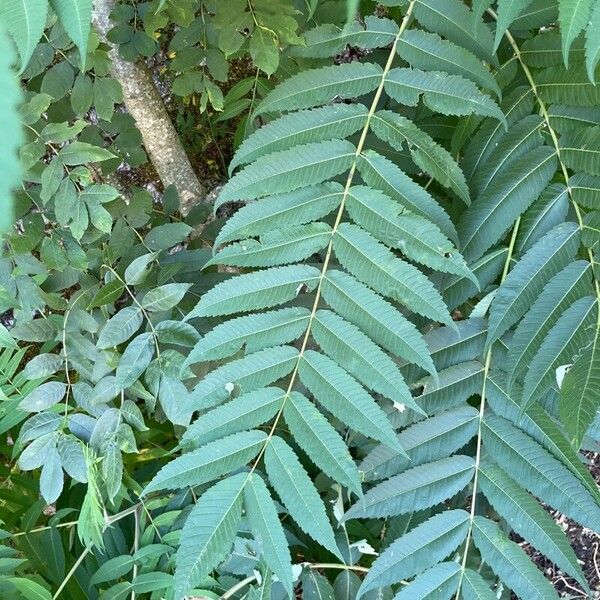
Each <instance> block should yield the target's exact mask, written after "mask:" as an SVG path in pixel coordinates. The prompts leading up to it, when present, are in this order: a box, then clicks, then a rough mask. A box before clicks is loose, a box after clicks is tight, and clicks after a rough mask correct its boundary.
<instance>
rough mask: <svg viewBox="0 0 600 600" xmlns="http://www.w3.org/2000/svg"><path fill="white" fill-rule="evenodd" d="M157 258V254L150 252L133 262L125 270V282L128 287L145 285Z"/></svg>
mask: <svg viewBox="0 0 600 600" xmlns="http://www.w3.org/2000/svg"><path fill="white" fill-rule="evenodd" d="M156 256H157V253H156V252H150V253H148V254H142V256H138V257H137V258H136V259H134V260H132V261H131V263H130V264H129V265H127V268H126V269H125V282H126V283H127V285H140V284H141V283H143V282H144V281H145V280H146V277H147V276H148V274H149V273H150V270H151V269H152V263H153V262H154V260H155V259H156Z"/></svg>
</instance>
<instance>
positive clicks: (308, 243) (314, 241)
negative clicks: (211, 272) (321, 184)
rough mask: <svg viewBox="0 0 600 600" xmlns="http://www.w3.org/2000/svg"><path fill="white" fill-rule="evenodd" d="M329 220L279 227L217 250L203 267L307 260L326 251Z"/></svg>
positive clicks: (329, 228) (274, 264) (278, 263)
mask: <svg viewBox="0 0 600 600" xmlns="http://www.w3.org/2000/svg"><path fill="white" fill-rule="evenodd" d="M331 233H332V231H331V227H329V225H327V224H326V223H308V224H307V225H299V226H298V227H290V228H286V229H276V230H274V231H269V232H267V233H264V234H262V235H261V236H260V238H259V240H253V239H247V240H242V241H241V242H237V243H235V244H231V245H229V246H227V247H225V248H224V249H223V250H221V251H220V252H218V253H217V254H216V255H215V256H214V257H213V258H212V259H211V260H209V261H208V262H207V263H206V264H205V265H204V267H208V266H210V265H213V264H222V265H234V266H238V267H273V266H276V265H284V264H287V263H295V262H300V261H302V260H305V259H307V258H309V257H310V256H312V255H313V254H316V253H317V252H319V251H321V250H323V248H325V247H326V246H327V244H329V241H330V240H331Z"/></svg>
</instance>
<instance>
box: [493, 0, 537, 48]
mask: <svg viewBox="0 0 600 600" xmlns="http://www.w3.org/2000/svg"><path fill="white" fill-rule="evenodd" d="M531 2H532V0H498V18H497V20H496V37H495V39H494V51H496V50H497V49H498V46H499V45H500V42H501V41H502V36H503V35H504V33H505V32H506V30H507V29H508V28H509V27H510V25H511V24H512V22H513V21H514V20H515V19H516V18H517V17H518V16H519V15H520V14H521V13H522V12H523V10H525V9H526V8H527V7H528V6H529V5H530V4H531Z"/></svg>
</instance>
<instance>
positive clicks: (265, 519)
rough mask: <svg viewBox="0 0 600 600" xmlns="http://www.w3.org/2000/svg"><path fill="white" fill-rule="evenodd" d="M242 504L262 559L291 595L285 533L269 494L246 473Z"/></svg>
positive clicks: (290, 576) (261, 483)
mask: <svg viewBox="0 0 600 600" xmlns="http://www.w3.org/2000/svg"><path fill="white" fill-rule="evenodd" d="M244 503H245V507H246V512H247V514H248V521H249V522H250V527H251V529H252V534H253V535H254V539H255V540H256V541H257V542H259V544H260V548H261V549H262V554H263V556H264V559H265V562H266V563H267V565H268V566H269V568H270V569H271V570H272V571H273V573H274V574H275V575H277V578H278V579H279V581H280V582H281V583H282V585H283V587H284V589H285V591H286V592H287V594H288V596H289V597H290V598H291V597H292V586H293V582H292V559H291V557H290V551H289V548H288V542H287V540H286V537H285V532H284V530H283V527H282V526H281V522H280V521H279V515H278V514H277V509H276V508H275V504H274V502H273V499H272V498H271V494H270V493H269V490H268V488H267V486H266V485H265V482H264V481H263V480H262V478H261V477H260V476H258V475H256V474H255V473H253V474H252V475H250V478H249V479H248V483H247V484H246V486H245V487H244Z"/></svg>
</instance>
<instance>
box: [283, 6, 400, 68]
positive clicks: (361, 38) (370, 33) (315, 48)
mask: <svg viewBox="0 0 600 600" xmlns="http://www.w3.org/2000/svg"><path fill="white" fill-rule="evenodd" d="M364 23H365V25H366V29H365V28H364V27H363V26H362V25H361V24H360V23H358V22H357V21H354V20H353V21H352V22H349V23H347V24H346V25H345V26H344V27H343V28H340V27H338V26H337V25H333V24H329V23H327V24H324V25H318V26H317V27H315V28H314V29H309V30H308V31H307V32H306V33H305V34H304V40H305V42H306V46H296V47H294V48H291V52H292V54H293V55H294V56H302V57H307V58H329V57H330V56H335V55H336V54H339V53H340V52H342V51H343V50H344V49H345V48H346V45H347V44H348V45H350V46H357V47H359V48H364V49H367V50H374V49H375V48H385V47H386V46H389V45H390V44H391V43H393V41H394V38H395V36H396V35H397V33H398V25H397V24H396V23H395V22H394V21H392V20H391V19H386V18H379V17H376V16H373V15H369V16H367V17H365V20H364Z"/></svg>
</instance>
